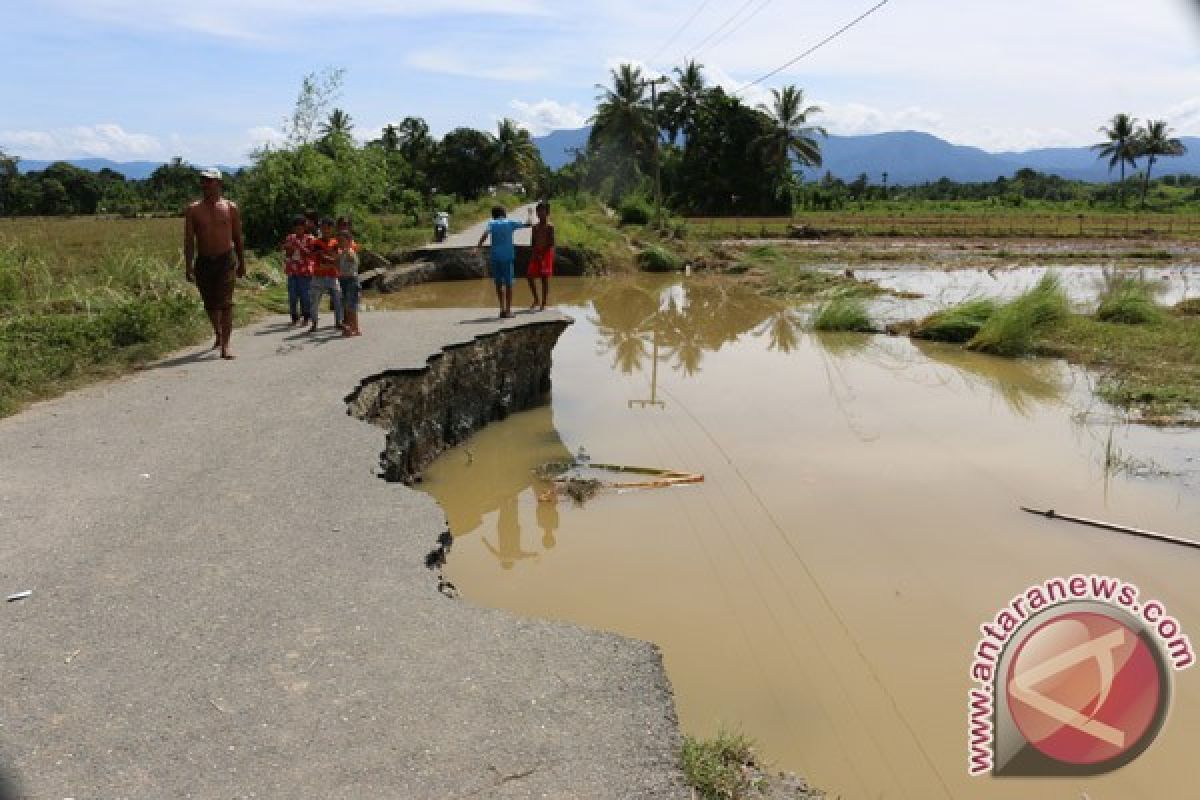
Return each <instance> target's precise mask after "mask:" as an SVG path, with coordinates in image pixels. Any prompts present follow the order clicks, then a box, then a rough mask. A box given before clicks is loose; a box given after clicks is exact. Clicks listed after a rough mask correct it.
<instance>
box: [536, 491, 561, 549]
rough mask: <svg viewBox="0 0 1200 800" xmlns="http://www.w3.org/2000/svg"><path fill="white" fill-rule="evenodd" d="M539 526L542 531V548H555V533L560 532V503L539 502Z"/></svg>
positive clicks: (552, 500)
mask: <svg viewBox="0 0 1200 800" xmlns="http://www.w3.org/2000/svg"><path fill="white" fill-rule="evenodd" d="M537 524H538V527H539V528H541V529H542V547H544V548H546V549H547V550H549V549H551V548H552V547H554V545H555V544H556V542H555V541H554V532H555V531H556V530H558V501H557V500H554V499H551V500H550V501H548V502H539V503H538V505H537Z"/></svg>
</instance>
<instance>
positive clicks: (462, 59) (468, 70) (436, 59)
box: [406, 49, 545, 81]
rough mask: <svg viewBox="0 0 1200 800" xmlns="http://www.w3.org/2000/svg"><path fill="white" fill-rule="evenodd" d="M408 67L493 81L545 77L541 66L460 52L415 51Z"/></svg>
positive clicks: (530, 79)
mask: <svg viewBox="0 0 1200 800" xmlns="http://www.w3.org/2000/svg"><path fill="white" fill-rule="evenodd" d="M406 60H407V62H408V65H409V66H411V67H416V68H417V69H421V70H425V71H426V72H437V73H440V74H442V75H453V76H455V77H459V78H475V79H478V80H493V81H536V80H540V79H541V78H544V77H545V70H544V69H542V68H541V67H534V66H530V65H529V64H527V63H521V62H516V63H509V64H503V63H499V62H497V61H495V60H493V59H489V58H483V59H479V58H474V57H469V56H465V55H463V53H462V52H461V51H451V50H435V49H427V50H415V51H413V52H411V53H409V54H408V58H407V59H406Z"/></svg>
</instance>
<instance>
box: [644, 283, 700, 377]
mask: <svg viewBox="0 0 1200 800" xmlns="http://www.w3.org/2000/svg"><path fill="white" fill-rule="evenodd" d="M694 308H695V306H693V304H692V303H691V293H690V292H689V294H688V298H687V301H686V302H685V305H684V307H683V310H682V311H681V310H680V308H679V305H678V303H676V301H675V298H674V297H671V298H670V300H668V301H667V307H666V309H664V310H663V311H660V312H659V314H658V316H657V317H656V318H655V322H654V332H655V334H656V335H657V336H658V337H659V338H660V340H661V342H662V344H663V346H664V347H666V349H667V357H668V358H669V359H671V360H672V362H673V363H672V369H674V370H675V371H676V372H683V374H684V375H687V376H688V377H691V376H693V375H695V374H696V373H697V372H699V371H700V362H701V361H703V360H704V351H705V350H706V349H708V348H706V347H705V345H706V342H705V336H704V334H705V327H704V326H703V325H700V324H698V322H699V319H698V318H697V317H696V316H695V315H694V314H693V313H692V311H693V309H694Z"/></svg>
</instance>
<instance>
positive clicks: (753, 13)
mask: <svg viewBox="0 0 1200 800" xmlns="http://www.w3.org/2000/svg"><path fill="white" fill-rule="evenodd" d="M772 2H774V0H763V2H762V5H760V6H759V7H758V8H756V9H754V10H753V11H751V12H750V14H749V15H748V16H746V17H745V18H744V19H742V21H741V22H739V23H738V24H737V25H734V26H733V27H732V28H730V29H729V31H728V32H726V33H725V35H724V36H722V37H721V38H720V39H717V40H716V41H715V42H713V43H712V44H710V45H708V46H707V47H706V48H704V49H705V50H712V49H713V48H714V47H720V46H721V45H722V44H724V43H725V42H726V41H728V40H729V37H731V36H733V35H734V34H735V33H737V32H738V31H740V30H741V29H742V28H744V27H746V24H747V23H748V22H750V20H752V19H754V18H755V17H757V16H758V15H759V14H760V13H762V11H763V9H765V8H766V7H767V6H769V5H771V3H772ZM699 54H700V51H696V52H695V53H693V54H692V55H693V56H697V55H699Z"/></svg>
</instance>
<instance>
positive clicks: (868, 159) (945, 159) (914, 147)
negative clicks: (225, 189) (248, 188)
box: [19, 128, 1200, 186]
mask: <svg viewBox="0 0 1200 800" xmlns="http://www.w3.org/2000/svg"><path fill="white" fill-rule="evenodd" d="M590 132H591V129H590V128H577V129H574V130H560V131H552V132H551V133H548V134H546V135H545V136H537V137H534V142H535V143H536V144H537V146H538V148H539V149H540V150H541V153H542V159H543V160H544V161H545V162H546V164H547V166H549V167H550V168H551V169H558V168H559V167H562V166H563V165H565V164H569V163H570V162H571V161H573V160H574V158H575V151H576V150H579V149H582V148H584V147H586V146H587V140H588V134H589V133H590ZM1182 141H1183V143H1184V144H1185V145H1186V146H1187V148H1188V152H1187V155H1184V156H1181V157H1179V158H1162V159H1159V160H1158V162H1157V163H1156V164H1155V165H1154V174H1155V175H1183V174H1190V175H1200V137H1194V136H1193V137H1184V138H1183V139H1182ZM821 154H822V158H823V162H824V163H823V165H822V166H821V168H820V169H816V170H813V169H809V170H805V173H806V176H807V177H808V178H810V179H811V178H816V177H819V176H821V175H823V174H825V172H826V170H828V171H829V172H832V173H833V174H834V175H835V176H837V177H839V178H841V179H843V180H846V181H851V180H854V179H855V178H856V177H858V176H859V175H860V174H862V173H864V172H865V173H866V174H867V176H868V177H869V178H870V180H871V183H876V184H877V183H880V182H881V181H882V180H883V173H884V172H886V173H887V174H888V183H890V184H891V185H893V186H907V185H912V184H917V183H928V182H931V181H936V180H938V179H939V178H949V179H950V180H954V181H963V182H975V181H994V180H995V179H996V178H998V177H1001V176H1004V177H1011V176H1012V174H1013V173H1014V172H1016V171H1017V170H1019V169H1022V168H1024V167H1028V168H1030V169H1035V170H1037V171H1038V172H1048V173H1052V174H1054V175H1060V176H1062V177H1064V178H1070V179H1073V180H1082V181H1091V182H1095V183H1101V182H1104V181H1110V180H1113V178H1114V177H1115V176H1116V173H1115V172H1114V173H1111V174H1110V173H1109V171H1108V164H1107V163H1105V162H1103V161H1100V160H1099V159H1097V158H1096V154H1095V153H1094V152H1093V151H1092V150H1091V149H1089V148H1087V147H1047V148H1040V149H1037V150H1025V151H1022V152H1009V153H989V152H987V151H986V150H981V149H979V148H978V147H965V146H963V145H956V144H950V143H949V142H947V141H945V140H944V139H939V138H938V137H936V136H933V135H931V134H928V133H918V132H916V131H897V132H893V133H874V134H868V135H864V136H830V137H829V138H828V139H825V140H824V141H823V142H822V145H821ZM51 163H52V162H49V161H24V160H22V161H21V162H20V164H19V166H20V169H21V171H22V172H30V171H32V170H41V169H45V168H46V167H47V166H49V165H50V164H51ZM70 163H72V164H74V165H76V166H79V167H82V168H84V169H89V170H93V171H96V172H98V171H100V170H101V169H105V168H107V169H111V170H114V171H116V172H119V173H121V174H122V175H124V176H125V177H126V178H131V179H139V180H140V179H144V178H147V177H149V176H150V173H152V172H153V171H154V170H155V169H157V168H158V167H159V166H161V164H160V163H159V162H154V161H127V162H116V161H109V160H107V159H103V158H82V159H70ZM221 169H223V170H226V171H233V170H235V169H236V168H235V167H225V166H222V167H221Z"/></svg>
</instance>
